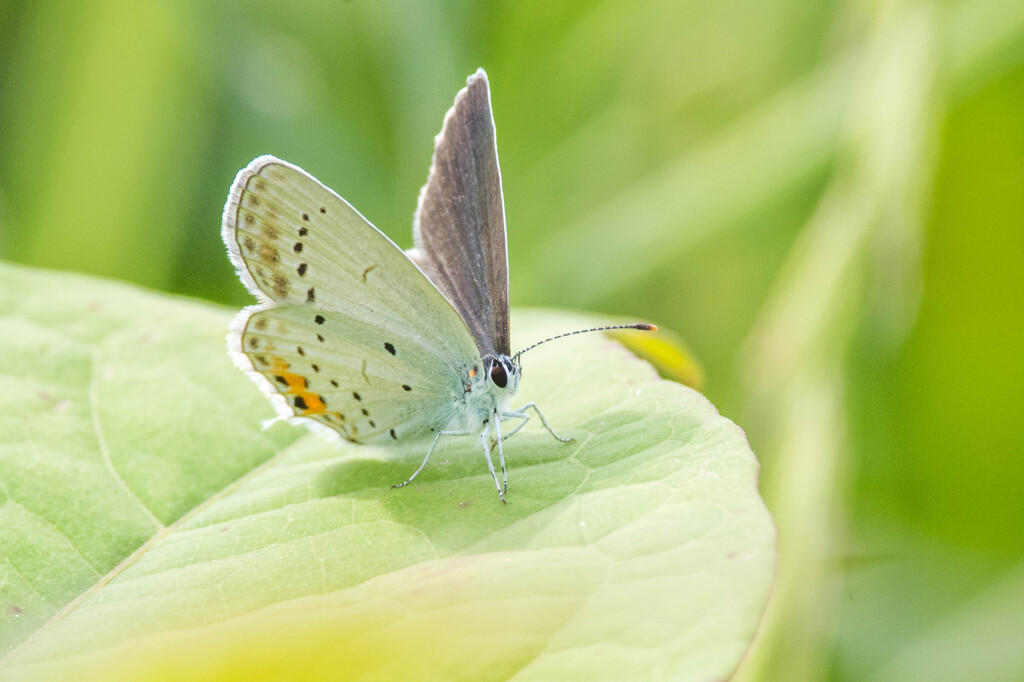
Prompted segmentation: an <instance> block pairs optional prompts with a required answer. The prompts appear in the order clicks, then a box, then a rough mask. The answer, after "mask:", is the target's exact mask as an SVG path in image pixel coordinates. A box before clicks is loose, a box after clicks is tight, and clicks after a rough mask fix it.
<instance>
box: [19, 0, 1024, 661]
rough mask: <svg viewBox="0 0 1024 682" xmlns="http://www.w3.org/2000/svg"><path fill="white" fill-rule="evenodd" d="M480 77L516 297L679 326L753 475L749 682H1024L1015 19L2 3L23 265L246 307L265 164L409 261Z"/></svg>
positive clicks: (997, 8) (995, 6)
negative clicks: (235, 252) (754, 596)
mask: <svg viewBox="0 0 1024 682" xmlns="http://www.w3.org/2000/svg"><path fill="white" fill-rule="evenodd" d="M478 66H483V67H485V68H486V69H487V71H488V73H489V75H490V79H491V83H492V90H493V99H494V109H495V116H496V122H497V131H498V144H499V147H500V150H501V159H502V171H503V179H504V185H505V195H506V202H507V214H508V222H509V248H510V258H511V279H512V300H513V304H514V305H520V306H521V305H557V306H560V307H578V308H585V309H590V310H594V311H598V312H602V313H606V314H613V315H627V316H630V317H634V316H635V317H640V318H644V319H650V320H652V321H655V322H657V323H658V324H659V325H663V326H665V327H668V328H672V329H674V330H675V331H676V332H678V333H679V334H680V335H681V337H682V338H683V339H685V342H686V344H687V345H688V346H689V347H690V348H692V350H693V353H694V355H695V356H696V357H697V358H699V359H700V362H701V365H702V366H703V370H704V375H705V389H704V390H705V392H706V393H707V395H708V397H709V398H711V400H712V401H713V402H714V403H715V404H716V405H718V407H719V408H720V409H721V410H722V411H723V413H724V414H725V415H726V416H729V417H731V418H733V419H734V420H735V421H737V423H739V424H742V425H743V426H744V427H745V429H746V430H747V434H748V436H749V438H750V441H751V443H752V445H753V448H754V450H755V452H757V453H758V454H759V456H760V457H761V460H762V472H763V491H764V493H765V495H766V498H767V502H768V504H769V506H770V507H772V510H773V513H774V515H775V519H776V522H777V523H778V525H779V537H780V550H781V558H780V575H779V581H778V585H777V589H776V593H775V595H774V598H773V602H772V604H771V606H770V608H769V613H768V617H767V619H766V622H765V624H764V627H763V629H762V632H761V637H760V639H759V641H758V643H757V645H756V648H755V651H754V652H753V653H752V654H751V656H750V657H749V658H748V660H747V662H746V666H745V668H744V669H743V670H742V671H741V676H742V677H744V678H746V679H821V678H825V677H829V678H833V679H865V678H871V677H877V678H879V679H893V678H898V679H912V678H914V677H917V678H920V679H937V678H941V677H944V676H945V677H950V678H953V679H956V678H959V679H963V678H964V677H970V678H972V679H1013V678H1020V677H1022V676H1024V661H1022V660H1021V655H1020V652H1021V651H1022V650H1024V636H1022V635H1021V634H1020V633H1022V632H1024V609H1021V608H1019V604H1020V597H1019V595H1020V594H1021V593H1022V592H1024V579H1022V578H1021V575H1022V574H1024V535H1022V534H1021V533H1020V528H1021V527H1024V496H1021V495H1020V494H1019V491H1020V490H1021V489H1022V488H1024V457H1022V454H1024V409H1022V407H1021V406H1022V405H1024V354H1022V353H1021V352H1020V349H1021V348H1022V347H1024V343H1022V342H1024V270H1022V268H1020V266H1019V263H1020V262H1021V260H1022V259H1024V229H1022V226H1024V191H1022V187H1024V123H1022V121H1024V117H1022V116H1021V111H1022V102H1024V3H1021V2H1020V1H1019V0H941V1H940V0H935V1H934V2H925V1H923V0H921V1H914V0H905V1H903V2H898V1H895V0H848V1H845V2H832V3H820V2H812V1H811V0H781V1H779V2H773V3H761V2H755V1H754V0H726V1H724V2H717V3H703V2H696V1H692V0H686V1H683V2H673V1H668V0H664V1H661V2H638V3H597V4H590V3H564V4H563V3H544V2H536V1H532V2H511V1H505V2H494V3H471V2H466V1H464V2H448V3H420V2H408V1H407V2H398V1H392V2H387V1H382V2H372V3H370V2H365V1H363V0H351V1H350V2H345V3H337V2H319V3H313V2H311V3H302V4H301V5H295V4H289V3H274V2H265V3H242V2H226V1H225V2H211V3H200V2H195V1H193V2H179V3H165V2H157V1H155V0H148V1H143V2H137V3H132V4H128V5H126V4H124V3H118V2H113V1H104V0H96V1H94V2H89V3H78V4H65V3H31V2H27V1H24V0H23V1H20V2H14V1H7V2H3V3H0V84H2V86H0V256H2V257H4V258H6V259H10V260H14V261H18V262H22V263H30V264H35V265H41V266H47V267H54V268H62V269H72V270H78V271H84V272H92V273H97V274H102V275H106V276H110V277H116V278H121V279H127V280H131V281H134V282H139V283H141V284H144V285H146V286H150V287H155V288H160V289H164V290H167V291H172V292H180V293H186V294H189V295H193V296H201V297H205V298H210V299H213V300H217V301H223V302H231V303H237V304H241V303H246V302H248V301H247V298H248V297H247V296H246V294H245V292H244V291H243V290H242V288H241V287H240V286H239V285H238V282H237V280H236V279H235V277H234V275H233V273H232V271H231V267H230V265H229V264H228V262H227V259H226V258H225V256H224V253H223V247H222V245H221V243H220V238H219V231H218V226H219V216H220V211H221V207H222V206H223V202H224V197H225V194H226V191H227V187H228V186H229V185H230V182H231V179H232V178H233V176H234V173H235V172H236V171H237V170H238V169H239V168H241V167H242V166H244V165H245V164H246V163H247V162H248V161H249V160H250V159H251V158H253V157H255V156H256V155H258V154H263V153H272V154H276V155H278V156H281V157H282V158H285V159H288V160H290V161H292V162H295V163H297V164H300V165H301V166H303V167H305V168H307V169H308V170H309V171H311V172H312V173H314V174H315V175H316V176H317V177H319V178H320V179H322V180H323V181H324V182H326V183H327V184H328V185H329V186H331V187H333V188H335V189H336V190H338V191H339V192H340V193H341V194H342V195H343V196H345V197H346V198H347V199H349V200H350V201H351V202H352V203H353V204H354V205H355V206H356V207H357V208H358V209H359V210H360V211H361V212H363V213H364V214H365V215H367V217H369V218H370V219H371V220H372V221H373V222H374V223H375V224H377V225H378V226H379V227H381V229H383V230H384V231H385V232H387V233H388V234H389V235H391V236H392V237H393V238H394V239H395V240H396V241H397V242H398V243H399V244H401V245H408V244H409V243H410V241H411V236H410V223H411V214H412V211H413V209H414V207H415V202H416V193H417V191H418V189H419V186H420V185H421V184H422V182H423V181H424V179H425V178H426V172H427V166H428V164H429V160H430V153H431V149H432V139H433V135H434V134H436V132H437V130H438V121H439V117H440V116H441V115H442V114H443V113H444V112H445V111H446V110H447V108H448V106H449V104H450V100H451V96H452V94H453V93H454V92H455V91H456V90H457V89H458V88H459V87H461V84H462V83H463V82H464V79H465V77H466V76H467V75H468V74H470V73H472V72H473V71H474V70H475V69H476V68H477V67H478ZM951 642H955V643H956V644H955V646H953V645H951V644H950V643H951ZM971 673H973V674H971Z"/></svg>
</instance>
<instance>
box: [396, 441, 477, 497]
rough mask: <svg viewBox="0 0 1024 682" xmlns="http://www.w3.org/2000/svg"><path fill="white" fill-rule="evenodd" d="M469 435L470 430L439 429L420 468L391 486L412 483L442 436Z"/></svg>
mask: <svg viewBox="0 0 1024 682" xmlns="http://www.w3.org/2000/svg"><path fill="white" fill-rule="evenodd" d="M468 435H469V431H438V432H437V435H436V436H434V441H433V442H432V443H431V444H430V447H429V448H428V449H427V456H426V457H424V458H423V463H422V464H420V466H419V468H418V469H416V471H414V472H412V476H410V477H409V478H408V480H405V481H402V482H401V483H396V484H394V485H393V486H391V487H392V488H403V487H405V486H407V485H409V484H410V483H412V479H414V478H416V477H417V476H418V475H419V473H420V472H421V471H423V467H425V466H427V460H429V459H430V455H431V453H433V452H434V448H435V447H437V441H439V440H440V439H441V436H468Z"/></svg>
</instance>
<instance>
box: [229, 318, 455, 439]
mask: <svg viewBox="0 0 1024 682" xmlns="http://www.w3.org/2000/svg"><path fill="white" fill-rule="evenodd" d="M235 326H236V329H235V333H234V334H233V335H232V337H231V338H232V345H233V347H232V349H231V350H232V351H233V353H234V354H236V355H235V356H236V358H238V357H241V358H244V362H243V368H244V369H246V370H248V371H250V372H251V373H253V374H254V375H256V376H258V377H259V378H260V380H259V381H258V383H259V384H260V386H261V388H263V390H264V392H266V393H267V394H268V395H269V396H271V398H272V401H273V402H274V405H275V408H276V409H277V411H278V413H279V414H281V415H283V416H285V417H303V418H305V419H308V420H312V422H314V423H317V424H320V425H322V426H325V427H328V428H330V429H332V430H334V431H336V432H337V433H338V434H340V435H341V436H342V437H343V438H345V439H347V440H350V441H353V442H356V443H366V442H391V441H405V440H409V439H417V438H421V437H423V436H424V435H427V434H429V433H431V432H434V431H438V430H440V429H442V428H444V427H445V425H447V424H448V422H450V421H451V419H452V417H453V415H454V413H455V410H456V405H458V404H459V402H460V401H461V400H462V396H463V394H464V392H465V386H464V384H463V382H462V381H461V380H460V374H458V373H456V372H452V371H451V370H450V368H449V366H448V364H447V363H446V362H443V361H441V360H439V358H438V357H437V356H436V354H435V353H434V352H433V350H432V349H428V348H425V347H423V346H422V345H420V343H419V341H418V339H417V337H416V336H415V335H413V334H400V333H388V332H386V331H385V330H384V329H382V328H381V327H379V326H377V325H372V324H368V323H366V322H364V321H362V320H358V319H354V318H351V317H348V316H346V315H344V314H342V313H335V312H313V311H311V310H310V309H309V308H307V307H305V306H271V307H266V306H265V305H258V306H253V307H251V308H247V309H245V310H243V311H242V312H241V313H240V314H239V316H238V318H237V320H236V323H235ZM468 369H469V368H466V371H467V372H468Z"/></svg>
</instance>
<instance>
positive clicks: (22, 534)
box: [0, 267, 775, 679]
mask: <svg viewBox="0 0 1024 682" xmlns="http://www.w3.org/2000/svg"><path fill="white" fill-rule="evenodd" d="M230 316H231V312H230V311H226V310H223V309H220V308H215V307H212V306H209V305H206V304H201V303H198V302H192V301H185V300H181V299H174V298H169V297H167V296H162V295H156V294H151V293H147V292H142V291H139V290H136V289H132V288H128V287H125V286H122V285H117V284H111V283H106V282H100V281H95V280H90V279H87V278H83V277H79V276H72V275H64V274H57V273H51V272H34V271H29V270H24V269H18V268H13V267H4V268H2V269H0V343H2V344H3V345H4V346H5V348H4V351H3V352H2V353H0V363H2V371H0V381H3V384H4V386H3V390H2V391H0V400H2V401H4V405H3V409H2V410H0V494H2V495H3V499H2V501H0V609H2V611H0V644H2V646H3V647H4V648H5V649H7V650H8V655H7V656H6V658H5V659H4V660H3V661H2V662H0V679H7V678H8V677H9V678H10V679H51V678H55V677H60V676H61V675H63V674H67V673H68V671H69V670H71V669H73V670H74V671H75V675H76V677H77V679H106V678H108V677H109V675H110V674H111V672H112V671H114V670H116V671H118V674H119V675H122V676H123V675H128V676H129V677H131V678H133V679H134V678H139V677H142V678H149V679H179V678H181V677H187V678H191V679H207V678H209V679H213V678H218V679H250V678H252V677H254V676H255V677H273V676H274V675H276V674H285V673H287V674H288V675H292V676H296V677H308V678H323V679H337V678H339V677H359V676H363V677H365V678H367V679H373V678H388V677H394V676H401V677H406V678H407V677H410V676H412V677H417V678H451V677H461V678H464V679H479V678H503V677H510V676H516V677H518V678H522V679H551V678H556V677H564V676H565V675H566V674H570V673H571V674H573V675H589V676H591V677H609V676H637V675H638V676H640V677H644V678H649V677H657V676H665V677H672V678H673V679H687V678H692V679H706V678H718V677H723V676H727V675H728V674H729V673H730V672H731V671H732V670H733V669H734V668H735V666H736V664H737V663H738V661H739V658H740V657H741V656H742V654H743V652H744V651H745V650H746V648H747V646H748V645H749V643H750V640H751V638H752V637H753V634H754V631H755V630H756V627H757V624H758V621H759V619H760V616H761V612H762V610H763V607H764V604H765V602H766V600H767V596H768V592H769V589H770V585H771V580H772V573H773V565H774V551H775V549H774V529H773V526H772V524H771V520H770V518H769V516H768V513H767V511H766V510H765V508H764V506H763V504H762V503H761V500H760V498H759V496H758V494H757V462H756V460H755V458H754V456H753V454H752V453H751V452H750V449H749V447H748V445H747V443H746V440H745V438H744V436H743V434H742V432H741V431H740V430H739V429H738V428H737V427H736V426H735V425H734V424H732V423H731V422H729V421H728V420H726V419H724V418H722V417H721V416H719V415H718V413H717V412H716V411H715V409H714V407H713V406H712V405H711V404H710V403H708V402H707V401H706V400H705V399H704V398H703V397H702V396H700V395H699V394H698V393H696V392H694V391H692V390H690V389H687V388H685V387H683V386H680V385H678V384H675V383H673V382H669V381H663V380H660V379H658V377H657V375H656V374H655V373H654V371H653V370H652V369H651V367H650V366H649V365H647V364H646V363H644V362H642V361H640V360H637V359H636V358H635V357H634V356H632V355H631V354H630V353H629V352H628V351H626V350H625V349H624V348H623V347H622V346H620V345H619V344H618V343H616V342H614V341H612V340H610V339H609V338H607V337H605V336H602V335H600V334H592V335H584V336H580V337H574V338H572V339H567V340H564V341H559V342H556V343H552V344H550V345H548V346H545V347H543V348H540V349H537V350H535V351H531V353H529V354H528V355H526V356H524V379H523V383H522V386H521V389H520V394H519V398H521V399H522V401H523V402H527V401H529V400H535V401H536V402H537V403H538V404H539V405H540V406H541V407H542V409H543V410H544V411H545V414H546V416H547V417H548V419H549V421H550V422H551V423H552V425H553V426H555V428H557V429H559V430H560V431H562V432H563V433H564V434H566V435H570V436H572V437H574V438H575V439H576V441H575V442H573V443H570V444H561V443H558V442H556V441H555V440H554V439H552V438H551V437H550V435H549V434H547V433H546V432H545V431H543V429H541V428H540V425H539V424H536V423H531V424H530V425H528V426H527V427H526V428H525V429H523V430H522V431H520V432H519V433H518V434H517V435H516V436H515V437H514V438H513V439H511V440H510V441H508V442H507V443H506V457H507V459H508V462H509V468H510V471H509V478H510V488H509V500H510V504H509V505H507V506H505V505H502V504H501V503H500V502H499V501H498V498H497V495H496V494H495V491H494V488H493V484H492V483H491V481H490V476H489V474H488V473H487V468H486V465H485V464H484V461H483V458H482V456H481V453H480V452H479V450H478V449H477V444H476V442H475V440H474V439H469V438H464V439H449V440H448V441H447V442H444V441H442V445H441V446H440V448H439V450H438V451H437V452H435V454H434V456H433V458H432V462H431V465H430V466H429V467H428V468H427V469H426V470H425V471H424V472H423V473H422V474H421V475H420V477H419V478H418V479H417V480H416V481H415V482H414V484H413V485H411V486H409V487H407V488H404V489H400V490H391V489H389V487H388V486H389V485H390V484H391V483H395V482H398V481H401V480H404V479H405V478H406V477H407V476H408V475H409V473H411V471H412V469H414V468H415V466H416V465H417V464H418V462H419V460H420V459H421V458H422V455H423V453H424V447H425V446H426V444H422V443H420V444H417V443H413V444H408V445H403V446H400V447H396V448H373V447H368V446H362V447H360V446H352V445H348V444H345V445H334V444H331V443H327V442H326V441H323V440H321V439H320V438H318V437H316V436H313V435H311V434H307V433H306V431H305V430H304V429H301V428H297V427H293V426H289V425H277V426H274V427H273V428H271V429H269V430H266V431H264V430H261V428H260V424H261V420H263V419H265V418H267V417H269V416H271V409H270V406H269V404H268V402H267V401H266V399H265V398H264V397H263V396H262V394H260V393H259V392H258V390H257V389H256V387H255V386H254V385H252V384H251V382H250V381H249V380H248V379H247V378H245V377H244V376H243V375H242V373H241V372H239V371H238V370H237V369H236V368H235V367H234V366H233V365H232V364H231V362H230V360H229V359H228V357H227V354H226V352H225V344H224V334H225V330H226V328H227V323H228V321H229V319H230ZM592 321H593V320H590V319H587V318H580V317H576V316H572V315H568V314H556V313H552V312H538V311H530V312H523V313H522V314H518V315H515V316H514V320H513V322H514V326H513V329H514V345H518V346H520V347H521V346H522V345H523V344H525V343H528V342H531V341H534V340H536V339H538V338H541V337H543V336H545V335H548V334H551V333H555V332H559V331H565V330H566V329H571V328H575V327H577V326H583V325H586V324H588V323H589V322H592ZM115 569H116V570H115ZM186 651H187V652H189V653H188V655H182V652H186Z"/></svg>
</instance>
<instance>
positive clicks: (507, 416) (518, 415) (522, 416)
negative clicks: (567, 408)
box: [501, 403, 576, 443]
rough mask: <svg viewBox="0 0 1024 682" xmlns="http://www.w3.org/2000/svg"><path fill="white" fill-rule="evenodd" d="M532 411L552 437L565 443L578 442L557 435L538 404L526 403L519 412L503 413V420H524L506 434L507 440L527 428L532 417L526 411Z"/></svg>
mask: <svg viewBox="0 0 1024 682" xmlns="http://www.w3.org/2000/svg"><path fill="white" fill-rule="evenodd" d="M530 409H532V410H533V411H534V412H536V413H537V416H538V417H540V423H541V424H543V425H544V428H545V429H547V430H548V433H550V434H551V435H552V436H554V437H555V438H556V439H557V440H560V441H562V442H563V443H572V442H573V441H575V440H576V439H575V438H562V437H561V436H559V435H558V434H557V433H555V430H554V429H553V428H551V427H550V426H549V425H548V420H547V419H545V418H544V413H543V412H541V411H540V408H539V407H537V404H536V403H526V404H525V405H523V406H522V407H520V408H519V409H518V410H513V411H511V412H503V413H502V415H501V416H502V418H503V419H522V420H523V421H522V422H521V423H520V424H518V425H517V426H516V428H514V429H512V430H511V431H509V432H508V433H507V434H505V438H511V437H512V436H513V435H515V434H516V432H517V431H519V429H521V428H523V427H524V426H526V422H528V421H530V415H528V414H526V411H527V410H530Z"/></svg>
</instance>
